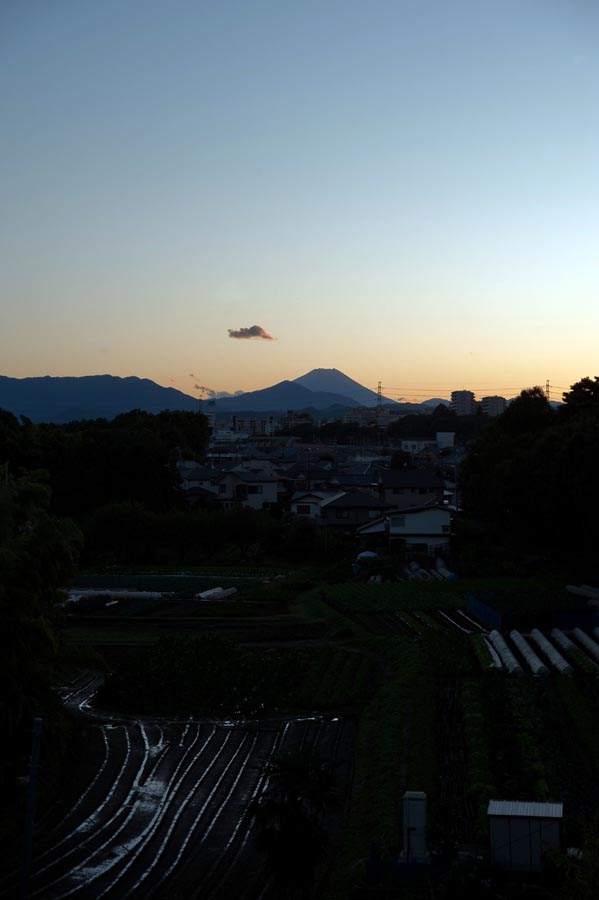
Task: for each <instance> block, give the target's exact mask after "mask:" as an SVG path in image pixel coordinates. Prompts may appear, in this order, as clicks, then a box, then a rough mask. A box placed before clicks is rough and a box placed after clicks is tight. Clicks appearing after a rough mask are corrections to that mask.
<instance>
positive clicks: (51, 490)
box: [0, 378, 599, 900]
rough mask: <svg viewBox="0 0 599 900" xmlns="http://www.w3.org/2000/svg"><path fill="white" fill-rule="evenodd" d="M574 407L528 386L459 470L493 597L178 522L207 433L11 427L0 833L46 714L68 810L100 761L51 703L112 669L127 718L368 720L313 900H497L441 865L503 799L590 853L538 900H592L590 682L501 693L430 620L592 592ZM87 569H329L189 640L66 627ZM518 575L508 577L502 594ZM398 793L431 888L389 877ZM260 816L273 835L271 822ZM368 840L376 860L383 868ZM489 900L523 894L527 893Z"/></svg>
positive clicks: (325, 552) (460, 542) (585, 408)
mask: <svg viewBox="0 0 599 900" xmlns="http://www.w3.org/2000/svg"><path fill="white" fill-rule="evenodd" d="M565 399H566V403H565V405H564V408H563V409H560V410H558V411H554V410H552V408H551V407H550V406H549V405H548V403H547V401H546V399H545V397H544V395H543V393H542V391H540V390H539V389H531V390H530V391H525V392H523V394H522V395H521V396H520V398H518V400H516V401H515V402H514V403H513V404H512V405H511V406H510V407H509V409H508V411H507V412H506V413H505V414H504V415H503V416H501V417H500V418H499V419H497V420H496V421H495V422H494V423H492V424H491V425H488V426H487V427H486V428H485V429H484V430H483V431H482V433H481V434H480V436H479V437H478V438H477V440H476V441H475V443H474V444H473V445H472V448H471V451H470V453H469V455H468V456H467V459H466V462H465V463H464V466H463V468H462V471H461V476H460V484H461V491H462V498H463V506H464V512H463V515H461V516H460V517H459V519H458V521H457V535H456V540H455V546H454V551H453V553H454V555H453V559H452V560H451V564H452V567H453V568H454V569H456V570H457V571H458V572H459V573H460V574H461V575H471V576H477V577H481V576H483V580H482V581H479V582H477V583H471V584H467V583H464V582H456V583H455V584H454V585H443V584H432V585H430V586H418V585H407V584H402V583H394V584H389V585H366V584H362V583H359V582H357V581H352V580H350V576H349V572H350V566H349V562H350V560H351V557H352V555H353V553H354V552H355V547H354V545H353V541H352V540H351V539H339V540H338V541H333V540H331V539H329V540H328V542H325V540H324V537H323V533H322V531H321V530H318V529H317V528H316V527H315V526H313V525H311V524H310V523H305V522H297V523H291V522H288V521H286V520H285V519H284V517H281V516H278V515H276V514H275V515H272V514H270V513H269V514H267V513H265V514H258V513H256V514H254V513H253V511H249V510H241V511H239V512H237V513H234V514H232V515H226V514H224V513H214V512H212V511H207V510H204V511H198V512H190V511H188V510H186V509H185V508H184V507H183V505H182V500H181V496H180V493H179V491H178V487H177V479H176V468H175V465H174V462H175V460H176V457H177V455H178V452H179V451H178V449H177V448H180V447H182V448H184V451H185V452H187V451H189V452H190V453H196V454H197V456H198V457H200V456H201V452H202V448H203V446H204V444H205V440H206V431H205V424H204V423H203V420H202V417H200V416H195V415H193V414H181V415H180V416H178V415H177V414H163V415H162V416H161V417H153V416H147V415H145V414H139V413H132V414H130V415H128V416H124V417H118V419H117V420H114V422H112V423H106V422H96V423H73V424H72V425H69V426H43V425H42V426H39V425H35V426H34V425H32V424H31V423H29V422H27V421H21V422H19V421H17V420H16V419H15V418H14V417H12V416H10V415H9V414H2V418H1V420H0V463H1V464H2V480H1V484H0V574H1V578H0V617H1V621H2V639H3V645H4V652H3V653H2V662H1V665H2V684H3V694H2V704H1V707H0V715H1V717H2V729H3V734H4V735H5V736H6V737H7V739H6V740H5V741H4V742H3V744H2V752H1V758H0V782H1V787H2V797H3V801H4V803H3V807H4V816H3V820H2V822H3V825H2V828H3V833H4V834H5V835H8V833H9V832H10V830H11V828H12V827H13V824H14V815H13V810H14V801H15V799H17V800H18V801H19V804H20V806H19V808H21V809H22V805H23V797H22V796H17V793H18V790H17V788H16V787H15V785H16V783H17V781H16V779H17V778H18V777H20V776H24V775H25V774H26V772H27V762H28V754H29V748H30V740H31V721H32V717H33V716H36V715H37V716H42V717H43V720H44V726H43V756H42V769H41V771H42V778H41V789H42V790H41V794H42V797H41V802H42V809H43V808H45V804H46V801H47V800H49V799H50V798H51V797H52V796H55V795H56V789H57V785H58V773H59V770H60V767H61V765H64V764H65V761H67V760H68V759H69V758H72V757H73V754H74V753H75V755H76V754H77V753H81V752H84V748H85V747H86V746H88V745H89V746H91V745H92V744H93V741H92V739H91V737H90V732H89V729H88V728H87V726H84V725H83V724H82V723H81V721H80V720H79V719H73V718H70V716H69V715H67V714H66V713H65V712H64V710H63V708H62V706H61V705H60V704H59V702H58V700H57V696H56V694H55V692H54V691H53V689H52V685H53V684H56V683H58V682H59V681H60V680H61V678H63V677H64V673H65V672H67V671H71V672H72V671H73V670H74V669H75V668H77V667H79V668H81V667H82V666H84V667H88V668H102V667H103V668H104V669H105V670H111V671H112V673H113V674H112V675H111V677H110V678H108V680H107V682H106V685H105V687H104V689H103V694H102V695H101V697H100V698H99V702H100V703H101V704H102V705H106V706H110V707H111V708H112V709H114V710H117V711H120V712H121V713H122V714H125V713H127V714H129V713H136V714H138V715H141V714H147V715H163V716H172V715H181V716H189V715H191V716H206V717H210V716H230V715H234V716H256V715H257V716H289V715H293V714H301V713H306V712H310V711H316V712H321V713H327V714H333V713H339V714H340V715H343V716H346V717H349V718H351V719H352V721H355V722H356V724H357V735H356V743H355V752H354V756H353V760H354V763H353V782H352V785H353V786H352V790H351V802H350V803H349V805H348V808H347V820H346V828H345V831H344V837H343V842H342V844H341V845H339V844H337V845H336V846H335V848H334V852H333V851H331V852H330V853H329V856H328V857H327V860H328V861H326V862H324V861H323V860H321V861H320V862H318V861H316V857H315V869H314V872H315V873H318V874H315V875H314V877H315V878H316V877H317V878H318V879H320V880H319V881H318V884H319V888H318V890H319V892H320V893H319V896H323V897H324V896H327V897H330V898H335V900H336V898H339V900H341V898H343V897H347V896H350V895H351V890H352V888H353V887H354V885H355V884H356V882H357V883H358V884H359V885H361V887H360V888H359V889H358V890H356V891H355V892H354V894H353V896H355V897H360V896H364V897H366V896H369V893H368V892H369V890H371V889H372V890H373V891H374V890H375V888H376V889H377V890H379V891H380V890H388V891H389V892H390V894H389V895H390V896H395V895H398V896H399V895H401V896H413V897H425V896H426V897H439V898H441V897H453V896H455V897H458V896H459V897H466V896H476V897H478V896H485V893H484V891H485V890H487V888H485V887H484V884H485V883H486V879H487V877H488V873H487V872H486V871H485V870H484V867H483V868H481V865H480V863H479V862H477V861H476V860H475V859H471V860H470V861H469V862H468V863H467V864H464V865H462V866H456V865H453V867H452V865H451V863H450V862H448V861H449V860H451V859H454V858H455V857H454V851H455V849H456V847H475V848H483V850H484V848H485V845H486V824H485V811H486V803H487V802H488V800H489V798H490V797H509V798H512V799H527V800H540V801H543V800H560V801H563V803H564V808H565V814H566V818H565V844H566V845H568V846H577V847H583V850H584V857H583V861H582V862H581V861H580V860H570V861H566V860H565V859H564V858H562V857H560V858H556V859H555V860H554V865H555V869H553V870H552V874H551V877H550V878H549V879H546V880H545V881H543V880H542V879H541V880H539V882H538V883H537V885H536V896H547V897H564V898H568V900H569V898H572V900H573V898H585V897H587V896H588V897H590V896H591V891H592V890H594V888H595V886H596V877H597V870H598V862H597V860H598V857H599V854H598V852H597V837H596V810H597V808H599V793H598V788H597V785H599V751H598V749H597V748H598V746H599V729H598V726H597V722H598V721H599V688H598V680H597V672H596V667H594V666H593V664H592V663H591V664H588V663H587V665H583V664H582V663H581V661H580V659H579V658H577V657H576V656H575V655H573V656H572V660H571V662H572V664H573V666H574V669H575V675H574V677H572V678H566V677H564V676H560V675H557V674H552V675H549V676H547V677H546V678H543V679H535V678H532V677H526V678H522V679H519V680H517V679H510V678H508V677H506V676H505V675H504V674H501V673H498V672H495V671H490V670H488V669H487V668H485V665H484V660H483V656H484V654H483V653H482V651H481V647H480V645H479V644H478V643H477V641H476V640H475V636H474V635H470V636H468V635H465V634H462V633H460V632H459V631H456V630H452V629H451V628H449V627H447V626H446V625H444V622H443V619H442V617H439V616H438V615H437V612H436V611H437V610H439V609H442V610H443V609H444V610H448V611H450V610H452V609H455V608H456V607H459V606H463V605H464V603H465V602H466V599H467V595H468V592H469V591H477V592H478V593H479V594H481V595H482V594H485V595H489V596H490V595H491V594H494V596H495V598H496V600H497V602H501V598H502V596H504V597H505V598H506V602H505V613H506V615H514V613H515V612H516V613H523V614H525V615H528V618H529V619H531V620H532V619H533V618H534V617H535V616H536V615H537V611H538V609H539V606H538V596H539V595H540V594H541V593H542V592H543V591H546V592H548V593H547V594H546V596H547V597H549V596H550V595H551V596H554V594H552V593H551V592H555V591H558V592H559V590H560V589H561V588H562V587H563V585H564V584H565V583H566V582H567V581H577V582H581V581H588V582H591V583H597V578H596V576H597V567H596V559H595V548H596V546H597V544H598V542H599V525H598V524H597V517H596V515H595V512H594V510H595V508H596V506H597V500H599V476H598V474H597V472H598V469H597V450H598V448H599V380H598V379H597V378H595V379H594V380H591V379H583V380H582V381H581V382H579V383H578V384H577V385H574V386H573V388H572V390H571V391H570V392H569V393H568V394H567V395H566V398H565ZM81 558H83V560H85V561H87V562H88V563H89V564H92V563H93V564H94V565H96V566H97V565H99V564H100V563H104V564H106V563H110V564H114V563H118V562H120V563H121V564H122V565H124V566H125V565H126V566H133V567H135V566H136V565H137V567H138V568H139V567H140V566H146V565H154V566H155V565H164V566H167V567H168V566H169V565H173V564H174V565H177V566H178V565H180V564H181V563H183V564H185V565H189V564H191V563H193V564H197V565H202V564H204V565H206V564H207V563H208V562H210V563H211V564H212V565H213V566H215V565H217V564H218V563H220V564H221V565H225V564H227V565H229V566H230V567H231V569H232V570H233V571H239V568H238V567H239V566H246V567H248V566H249V567H251V569H252V571H254V572H256V571H257V572H260V571H263V572H264V571H267V570H265V569H264V568H263V567H264V566H265V565H267V566H270V567H271V568H272V567H273V566H275V567H279V568H280V567H283V568H285V569H287V568H288V567H290V566H292V567H296V568H298V567H303V566H306V564H307V561H308V560H309V561H310V563H311V564H312V566H313V563H314V561H318V560H320V561H321V563H320V568H319V569H314V568H313V567H312V568H311V570H310V571H308V569H307V568H306V572H305V574H301V575H300V576H298V577H297V578H296V580H295V581H294V582H292V589H291V590H290V589H287V590H285V589H284V588H283V585H282V584H281V585H278V586H277V585H276V584H273V585H270V586H267V587H265V588H264V591H263V592H262V593H261V594H260V596H257V595H256V596H255V595H251V594H250V593H247V594H246V595H240V597H239V599H238V600H237V601H235V603H234V604H231V606H227V604H224V605H223V606H222V613H221V614H220V615H218V614H216V613H215V611H214V609H212V610H211V609H210V608H209V607H208V606H206V607H205V613H204V614H200V615H196V616H195V619H196V621H195V625H193V626H191V625H190V624H189V622H184V621H183V619H184V618H186V617H185V616H184V615H183V613H182V608H179V614H178V617H179V619H180V621H179V623H178V624H177V625H174V624H173V621H170V622H169V621H168V620H169V616H168V615H166V616H165V617H164V620H163V621H162V622H158V623H157V622H156V621H155V619H156V618H157V615H156V614H157V613H158V612H159V611H158V610H157V609H156V608H154V611H153V612H154V615H152V610H151V609H150V608H148V609H145V610H144V609H140V610H139V612H138V614H136V615H132V616H129V617H127V616H126V615H124V614H120V613H118V612H117V613H115V614H114V616H113V617H112V621H111V614H110V613H109V610H108V609H106V607H104V608H103V611H102V613H101V614H100V615H98V616H96V617H95V618H94V616H93V615H90V613H92V612H93V610H88V613H87V618H86V614H85V611H84V609H83V607H82V609H81V612H80V613H79V614H78V615H77V616H75V617H73V615H72V614H71V611H70V610H66V611H65V608H64V606H63V605H62V596H61V592H60V589H61V588H62V587H64V586H65V585H67V584H68V583H69V582H70V580H71V578H72V576H73V573H74V571H75V566H76V563H77V560H78V559H81ZM323 561H326V565H324V564H323ZM395 570H396V568H394V566H393V565H391V566H390V568H389V571H390V572H393V571H395ZM165 571H168V568H167V570H165ZM539 572H544V573H545V574H547V573H549V574H552V576H553V581H552V582H551V583H549V582H547V581H545V582H542V583H541V582H538V591H537V592H536V598H537V599H536V600H535V603H537V606H536V607H535V606H534V604H533V603H532V600H531V603H530V608H528V609H527V588H530V586H531V584H532V583H533V578H535V577H538V574H539ZM340 573H341V574H340ZM506 574H510V575H512V576H514V575H515V576H517V578H516V580H514V581H512V582H510V583H507V582H505V581H502V580H499V581H496V582H493V578H495V576H497V575H501V576H504V575H506ZM502 591H503V593H502ZM529 596H530V595H529ZM514 598H521V599H518V602H517V603H515V602H514ZM175 601H176V598H175V600H173V602H175ZM508 601H509V602H508ZM269 603H270V604H271V609H270V610H268V609H265V604H266V606H268V604H269ZM542 605H543V604H542ZM548 605H550V604H549V603H548V604H544V606H545V607H547V606H548ZM240 606H243V612H241V611H240V609H239V607H240ZM515 606H516V607H518V606H519V607H520V609H517V608H516V610H515V609H514V607H515ZM174 608H175V607H174V606H173V609H174ZM397 615H399V619H398V618H397ZM119 616H120V618H119ZM158 618H159V617H158ZM173 618H175V619H176V618H177V616H176V615H174V614H173V616H171V619H173ZM99 619H102V621H101V622H100V621H99ZM150 620H151V621H150ZM400 620H401V622H402V623H403V624H401V625H398V624H397V623H398V622H399V621H400ZM242 621H243V622H245V625H243V626H242V625H241V624H240V623H241V622H242ZM251 621H253V622H254V624H253V625H250V624H248V623H249V622H251ZM392 622H394V623H395V625H394V626H393V627H391V625H390V623H392ZM90 742H91V743H90ZM74 748H75V750H74ZM406 789H417V790H424V791H426V792H427V794H428V796H429V803H430V807H429V809H430V817H429V842H430V846H431V847H432V848H433V849H435V850H436V851H437V856H436V857H435V858H436V859H438V860H439V861H441V860H442V859H444V860H446V864H443V865H440V866H439V867H438V871H437V868H436V867H433V868H434V870H431V871H430V872H429V873H428V874H427V875H426V877H425V882H426V883H423V884H413V883H411V884H405V883H399V882H398V881H397V878H398V877H400V876H398V874H397V872H395V870H394V867H393V864H392V861H393V860H395V859H396V858H397V854H398V851H399V848H400V844H401V829H400V809H401V803H400V799H401V795H402V793H403V791H404V790H406ZM286 791H287V788H281V793H280V794H279V795H278V797H274V795H273V803H279V804H280V803H281V802H283V800H284V799H285V797H286V798H287V801H289V802H290V803H291V804H292V805H293V803H295V804H296V806H297V804H298V800H297V796H296V795H294V794H293V791H291V789H289V791H287V793H286ZM281 797H282V798H283V800H281ZM265 808H266V810H268V806H267V805H266V807H265ZM303 808H304V809H305V808H307V807H303ZM254 812H255V815H256V817H257V819H258V818H260V816H261V815H262V818H263V819H267V818H268V815H267V813H265V812H264V808H262V809H260V808H258V807H257V808H256V809H255V810H254ZM280 812H281V810H280V807H278V813H277V814H280ZM266 830H267V831H268V827H267V828H266ZM373 842H376V847H377V848H378V849H377V854H376V856H377V860H378V862H377V865H376V866H370V868H369V866H368V864H367V861H368V857H369V853H370V850H371V847H372V846H373ZM269 852H270V851H269ZM267 855H268V853H267ZM474 855H475V856H476V855H477V852H475V854H474ZM273 865H274V862H273ZM369 879H370V887H369V886H368V882H369ZM288 888H289V885H283V886H282V887H281V890H287V889H288ZM307 888H308V885H307V886H306V889H307ZM488 890H489V891H490V893H487V895H488V896H496V897H497V896H499V897H502V896H505V897H508V896H510V897H511V896H518V895H519V894H518V891H519V890H520V888H519V887H517V886H513V885H512V886H510V885H499V886H497V885H494V886H493V887H492V888H489V889H488ZM477 892H478V893H477Z"/></svg>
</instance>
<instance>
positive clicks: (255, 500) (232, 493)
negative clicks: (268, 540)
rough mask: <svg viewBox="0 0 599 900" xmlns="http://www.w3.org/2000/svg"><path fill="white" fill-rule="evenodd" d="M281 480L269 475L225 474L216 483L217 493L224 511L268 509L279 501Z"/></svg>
mask: <svg viewBox="0 0 599 900" xmlns="http://www.w3.org/2000/svg"><path fill="white" fill-rule="evenodd" d="M278 486H279V479H278V478H277V477H276V476H273V475H269V474H268V473H263V472H261V471H258V472H238V471H232V470H231V471H228V472H224V473H223V474H222V475H221V476H220V478H218V480H217V481H216V491H217V496H218V499H219V502H220V504H221V506H222V507H223V509H236V508H238V507H240V506H245V507H250V508H251V509H268V508H270V507H271V506H274V505H275V504H276V503H277V500H278Z"/></svg>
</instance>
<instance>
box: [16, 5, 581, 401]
mask: <svg viewBox="0 0 599 900" xmlns="http://www.w3.org/2000/svg"><path fill="white" fill-rule="evenodd" d="M598 38H599V5H597V4H596V3H594V2H590V0H589V2H587V0H567V2H566V0H545V2H539V0H519V2H511V0H502V2H484V0H476V2H474V0H468V2H466V0H462V2H450V0H429V2H426V0H414V2H407V0H396V2H360V3H357V2H352V0H343V2H327V0H320V2H309V0H303V2H301V3H297V2H285V0H279V2H250V0H246V2H227V0H220V2H212V3H207V2H198V0H196V2H184V0H171V2H156V0H144V2H141V0H120V2H114V0H102V3H97V2H95V0H62V2H61V0H52V2H48V0H31V2H12V0H5V2H4V3H3V4H2V6H1V7H0V114H1V117H2V122H3V140H2V145H1V147H0V163H1V173H2V175H1V178H2V184H1V190H2V195H1V196H2V207H3V216H2V224H1V225H0V264H1V265H2V270H3V273H4V276H3V286H2V292H3V295H4V296H3V300H2V305H1V311H0V351H1V359H2V365H1V366H0V369H1V374H5V375H12V376H17V377H23V376H26V375H41V374H53V375H77V374H94V373H100V372H111V373H112V374H117V375H129V374H137V375H141V376H145V377H149V378H153V379H155V380H156V381H159V382H161V383H163V384H175V386H177V387H180V388H181V389H184V390H190V389H191V388H192V385H191V383H190V380H189V373H191V372H194V373H197V374H198V375H199V376H200V378H201V383H202V384H205V385H209V386H210V387H213V388H215V389H217V390H230V391H233V390H237V389H244V390H251V389H254V388H258V387H263V386H265V385H267V384H272V383H274V382H276V381H279V380H281V379H283V378H294V377H297V376H299V375H300V374H303V373H304V372H306V371H308V370H309V369H311V368H313V367H336V368H338V369H341V370H343V371H345V372H346V373H347V374H349V375H350V376H352V377H353V378H356V379H357V380H358V381H361V382H362V383H364V384H366V385H368V386H369V387H376V383H377V382H378V381H379V380H381V381H382V382H383V385H385V386H387V387H389V388H390V389H391V390H390V391H389V393H390V395H393V394H394V393H397V394H400V393H401V394H402V395H408V394H409V395H411V396H413V397H415V398H417V397H418V396H419V395H420V393H424V394H426V393H429V394H430V393H431V390H432V389H434V391H433V392H434V393H435V394H438V393H440V392H442V391H443V389H444V390H445V392H447V390H451V389H453V388H462V387H469V388H471V389H473V390H477V391H478V390H479V389H480V390H486V391H491V392H495V390H497V391H498V392H502V391H503V392H507V393H509V390H508V389H512V393H513V392H515V391H516V390H519V389H520V388H521V387H526V386H530V385H531V384H536V383H540V382H543V383H544V381H545V379H546V378H549V379H550V381H551V383H552V384H554V385H556V391H555V394H556V396H559V393H560V390H559V389H560V388H562V387H568V385H569V384H571V383H572V382H573V381H574V380H577V379H578V378H579V377H581V376H584V375H587V374H589V375H595V374H597V373H598V366H597V355H598V354H597V349H596V348H597V346H598V341H599V302H598V300H599V297H598V284H599V277H598V262H599V259H598V257H599V182H598V178H597V170H598V160H599V114H598V112H597V110H598V109H599V54H597V52H596V48H597V42H598ZM254 324H259V325H261V326H262V327H263V328H265V329H266V330H267V331H268V332H270V333H271V334H272V335H274V336H275V337H276V338H277V340H276V341H262V340H259V339H258V340H236V339H233V338H230V337H229V336H228V329H240V328H244V327H249V326H252V325H254ZM429 389H431V390H429Z"/></svg>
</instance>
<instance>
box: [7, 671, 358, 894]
mask: <svg viewBox="0 0 599 900" xmlns="http://www.w3.org/2000/svg"><path fill="white" fill-rule="evenodd" d="M94 688H95V683H94V682H93V681H87V680H85V681H83V682H81V683H80V684H78V685H75V686H74V687H73V688H72V690H71V691H70V692H69V693H68V694H66V696H65V702H66V703H67V704H68V705H71V706H81V705H83V706H86V704H87V703H88V700H89V695H90V692H91V691H93V690H94ZM94 718H95V721H96V724H95V725H94V726H93V727H94V728H95V729H96V731H97V733H98V736H99V740H98V743H99V744H100V747H99V748H98V755H97V764H96V768H95V771H93V773H91V774H90V776H88V777H89V781H88V783H87V785H86V786H85V787H84V789H83V790H82V791H81V793H80V795H79V796H78V798H77V799H76V800H74V801H73V799H72V798H71V801H70V802H69V803H68V804H67V805H66V806H65V805H64V804H59V805H58V806H57V807H56V808H55V809H53V810H52V815H51V820H48V819H46V821H45V822H44V826H43V833H40V834H39V835H38V838H37V840H36V845H35V848H36V849H35V858H34V863H33V874H32V880H31V896H32V897H40V898H54V900H58V898H64V897H71V896H73V897H80V898H99V897H106V898H120V897H124V896H127V897H140V898H141V897H164V896H166V895H168V896H169V897H181V898H196V897H198V898H199V897H202V898H205V897H214V898H227V897H231V896H236V897H256V896H258V894H260V896H263V897H265V898H266V897H271V896H274V894H273V888H272V886H269V882H270V874H269V871H268V868H267V867H266V865H265V858H264V854H262V853H260V852H259V851H258V850H257V849H256V846H255V841H256V833H255V828H254V826H253V824H252V821H251V819H250V817H248V815H247V810H248V805H249V803H250V802H251V801H252V800H253V799H256V798H260V797H261V796H262V795H263V794H264V793H265V791H267V789H268V781H269V775H268V769H267V765H268V763H269V761H271V760H272V759H273V758H276V757H277V756H280V755H284V754H287V753H291V752H295V753H298V754H300V755H302V756H303V757H304V758H308V759H313V760H321V759H322V760H326V761H328V762H329V763H330V765H331V766H332V768H333V771H334V772H335V790H336V793H337V797H338V799H339V802H338V803H337V804H336V805H335V806H334V807H333V806H331V807H330V808H327V810H326V811H325V814H324V816H325V818H326V828H327V832H328V833H329V835H330V836H331V837H332V838H334V837H335V836H336V835H337V833H338V831H339V828H340V826H341V822H342V813H343V798H344V796H345V794H346V793H347V790H348V787H349V784H350V773H351V748H352V745H353V741H354V730H355V726H354V725H353V723H352V722H351V721H344V720H342V719H341V718H339V717H322V716H311V717H303V718H300V717H298V718H293V719H278V720H261V721H247V720H244V721H237V722H236V721H220V722H217V721H214V722H210V721H193V720H189V721H185V722H184V721H180V722H174V721H168V720H164V719H161V720H154V721H153V720H150V719H144V720H141V719H130V720H125V719H122V720H118V721H117V720H113V721H111V720H103V719H102V714H101V713H99V712H98V713H95V714H94ZM15 887H16V881H15V876H14V875H13V876H11V875H8V876H5V877H4V879H3V880H2V882H0V890H1V892H2V894H1V895H2V896H6V897H9V896H14V892H15Z"/></svg>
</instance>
